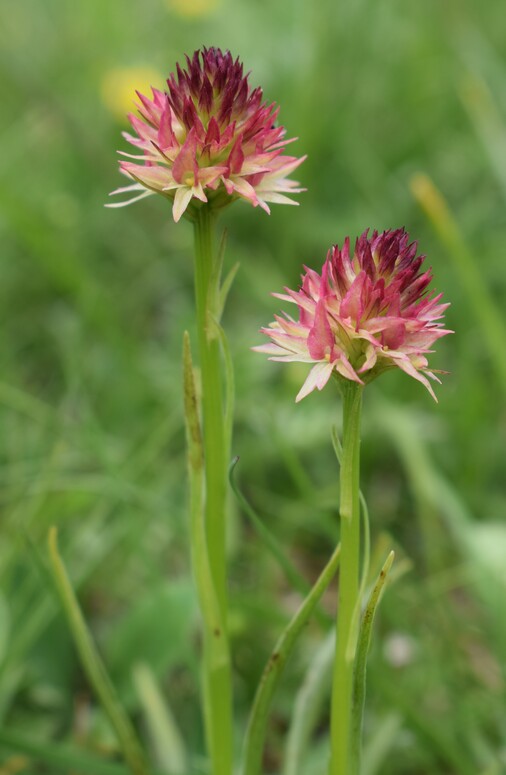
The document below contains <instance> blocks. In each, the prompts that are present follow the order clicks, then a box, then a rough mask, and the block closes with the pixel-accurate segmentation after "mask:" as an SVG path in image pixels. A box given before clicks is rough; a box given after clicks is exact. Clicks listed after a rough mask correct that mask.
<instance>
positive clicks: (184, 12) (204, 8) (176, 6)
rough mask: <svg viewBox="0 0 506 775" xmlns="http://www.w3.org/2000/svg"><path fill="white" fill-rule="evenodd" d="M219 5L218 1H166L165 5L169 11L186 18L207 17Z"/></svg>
mask: <svg viewBox="0 0 506 775" xmlns="http://www.w3.org/2000/svg"><path fill="white" fill-rule="evenodd" d="M220 4H221V3H220V0H167V5H168V7H169V9H170V10H171V11H174V13H175V14H177V15H178V16H184V17H186V18H196V17H198V16H208V15H209V14H211V13H213V11H215V10H216V9H217V8H218V7H219V6H220Z"/></svg>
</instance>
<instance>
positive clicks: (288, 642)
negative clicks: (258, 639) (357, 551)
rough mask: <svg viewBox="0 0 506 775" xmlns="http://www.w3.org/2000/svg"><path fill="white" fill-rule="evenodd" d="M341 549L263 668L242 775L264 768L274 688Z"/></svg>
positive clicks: (333, 555) (250, 719) (326, 583)
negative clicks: (263, 756)
mask: <svg viewBox="0 0 506 775" xmlns="http://www.w3.org/2000/svg"><path fill="white" fill-rule="evenodd" d="M340 551H341V547H340V545H338V546H337V547H336V549H335V550H334V553H333V554H332V556H331V558H330V560H329V561H328V563H327V565H326V566H325V568H324V569H323V571H322V572H321V574H320V576H319V577H318V579H317V581H316V583H315V584H314V586H313V587H312V589H311V591H310V592H309V594H308V595H307V597H306V598H305V600H304V601H303V603H302V604H301V606H300V608H299V610H298V611H297V612H296V613H295V615H294V616H293V617H292V619H291V621H290V622H289V624H288V625H287V626H286V628H285V630H284V631H283V633H282V635H281V637H280V638H279V640H278V642H277V643H276V646H275V647H274V650H273V652H272V654H271V656H270V658H269V660H268V662H267V665H266V666H265V668H264V672H263V674H262V678H261V680H260V684H259V686H258V689H257V693H256V695H255V700H254V702H253V707H252V709H251V713H250V717H249V723H248V728H247V730H246V739H245V744H244V755H243V770H242V772H243V775H258V774H259V773H260V771H261V766H262V755H263V749H264V743H265V734H266V730H267V720H268V716H269V711H270V706H271V702H272V697H273V695H274V691H275V689H276V687H277V685H278V683H279V681H280V678H281V676H282V674H283V669H284V667H285V664H286V662H287V660H288V658H289V657H290V655H291V654H292V652H293V649H294V646H295V644H296V642H297V639H298V637H299V635H300V634H301V632H302V630H303V628H304V626H305V625H306V623H307V621H308V619H309V617H310V616H311V614H312V612H313V611H314V610H315V608H316V605H317V603H318V601H319V600H320V598H321V596H322V595H323V593H324V591H325V589H326V588H327V587H328V585H329V583H330V581H331V580H332V578H333V576H334V574H335V572H336V570H337V567H338V565H339V556H340Z"/></svg>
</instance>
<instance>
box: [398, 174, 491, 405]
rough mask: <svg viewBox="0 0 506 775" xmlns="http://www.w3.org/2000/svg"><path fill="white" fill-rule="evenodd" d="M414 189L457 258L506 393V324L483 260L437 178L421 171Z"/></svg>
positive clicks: (443, 240)
mask: <svg viewBox="0 0 506 775" xmlns="http://www.w3.org/2000/svg"><path fill="white" fill-rule="evenodd" d="M411 191H412V192H413V195H414V197H415V199H416V200H417V201H418V203H419V205H420V207H421V208H422V210H423V211H424V212H425V214H426V215H427V217H428V218H429V220H430V221H431V223H432V225H433V226H434V229H435V231H436V233H437V234H438V236H439V238H440V240H441V242H442V243H443V245H444V246H445V247H446V249H447V251H448V255H449V256H450V258H452V259H453V262H454V265H455V269H456V274H457V276H458V278H459V280H460V282H461V283H462V285H463V287H464V290H465V291H466V293H467V296H468V301H469V306H470V309H472V310H473V312H474V316H475V318H476V320H477V321H478V323H479V324H480V326H481V328H482V330H483V334H484V340H485V344H486V346H487V347H488V350H489V355H490V359H491V362H492V366H493V367H494V368H495V369H496V372H497V375H498V378H499V380H500V383H501V386H502V388H503V390H504V391H505V392H506V347H505V346H504V342H505V341H506V324H505V321H504V317H503V315H502V314H501V313H500V311H499V309H498V307H497V305H496V304H495V302H494V299H493V298H492V296H491V294H490V292H489V289H488V288H487V286H486V284H485V281H484V279H483V274H482V272H481V270H480V262H479V261H477V260H476V258H475V257H474V256H473V254H472V252H471V251H470V250H469V248H468V246H467V243H466V241H465V238H464V236H463V234H462V232H461V231H460V229H459V227H458V225H457V222H456V221H455V219H454V217H453V215H452V213H451V211H450V208H449V206H448V203H447V202H446V200H445V199H444V197H443V195H442V194H441V192H440V191H439V190H438V189H437V188H436V186H435V185H434V183H433V181H432V180H431V179H430V178H429V177H428V176H427V175H423V174H421V173H419V174H417V175H414V176H413V177H412V178H411Z"/></svg>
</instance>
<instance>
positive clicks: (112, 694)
mask: <svg viewBox="0 0 506 775" xmlns="http://www.w3.org/2000/svg"><path fill="white" fill-rule="evenodd" d="M48 543H49V560H50V568H51V572H52V576H53V580H54V583H55V586H56V590H57V592H58V596H59V598H60V602H61V605H62V608H63V611H64V613H65V616H66V619H67V622H68V624H69V627H70V631H71V633H72V636H73V638H74V643H75V645H76V648H77V651H78V653H79V656H80V659H81V663H82V666H83V668H84V671H85V673H86V676H87V678H88V680H89V682H90V684H91V686H92V687H93V689H94V690H95V692H96V695H97V697H98V699H99V700H100V702H101V704H102V707H103V708H104V711H105V712H106V714H107V716H108V718H109V721H110V722H111V725H112V727H113V729H114V730H115V732H116V735H117V737H118V742H119V744H120V747H121V750H122V752H123V756H124V757H125V762H126V763H127V765H128V767H129V769H130V772H131V773H132V775H146V773H147V772H148V768H147V763H146V761H145V757H144V753H143V751H142V748H141V745H140V743H139V741H138V739H137V735H136V733H135V730H134V728H133V726H132V724H131V722H130V719H129V718H128V716H127V715H126V713H125V711H124V710H123V707H122V706H121V704H120V701H119V699H118V697H117V695H116V690H115V689H114V686H113V684H112V682H111V680H110V678H109V675H108V673H107V670H106V668H105V666H104V664H103V662H102V660H101V658H100V656H99V654H98V652H97V650H96V647H95V644H94V642H93V640H92V638H91V635H90V632H89V630H88V628H87V626H86V622H85V620H84V617H83V615H82V612H81V609H80V607H79V603H78V602H77V599H76V597H75V595H74V590H73V589H72V585H71V583H70V580H69V577H68V575H67V571H66V569H65V566H64V564H63V561H62V559H61V557H60V555H59V553H58V544H57V531H56V528H55V527H52V528H51V529H50V531H49V537H48Z"/></svg>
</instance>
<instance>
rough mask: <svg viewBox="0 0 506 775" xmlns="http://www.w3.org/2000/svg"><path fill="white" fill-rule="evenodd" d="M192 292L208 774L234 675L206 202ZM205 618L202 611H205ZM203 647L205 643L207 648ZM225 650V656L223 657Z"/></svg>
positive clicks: (226, 732)
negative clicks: (206, 571)
mask: <svg viewBox="0 0 506 775" xmlns="http://www.w3.org/2000/svg"><path fill="white" fill-rule="evenodd" d="M194 229H195V231H194V235H195V298H196V307H197V329H198V343H199V354H200V369H201V382H202V425H203V447H204V466H205V472H204V476H205V519H204V522H205V538H206V543H207V556H208V558H209V565H210V574H211V580H212V585H213V587H214V590H213V591H214V594H215V596H216V600H217V604H218V609H219V618H220V621H221V628H220V633H219V635H220V639H221V640H222V646H221V648H220V655H221V657H220V660H219V661H220V669H219V670H216V669H215V667H216V666H214V667H213V666H212V664H211V663H212V660H211V661H210V660H209V659H208V658H206V659H205V660H204V666H203V669H204V704H205V714H204V715H205V719H206V727H207V728H206V736H207V744H208V748H209V752H210V756H211V760H212V769H211V771H212V775H230V773H231V771H232V678H231V667H230V659H229V657H228V654H229V649H228V634H227V579H226V551H225V548H226V494H227V460H228V456H229V452H228V445H229V439H228V437H227V432H226V427H225V416H224V407H223V387H222V374H221V358H220V339H219V328H218V326H217V325H216V323H217V320H216V318H217V317H219V311H218V297H219V282H220V278H219V271H218V270H217V264H216V262H217V258H216V255H215V252H214V249H213V238H214V214H213V212H212V210H211V208H210V207H209V206H204V207H201V208H200V209H199V210H198V211H197V213H196V216H195V221H194ZM202 613H203V616H204V619H206V613H208V612H205V611H203V612H202ZM206 650H207V649H206ZM224 655H225V656H226V659H225V658H224Z"/></svg>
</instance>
